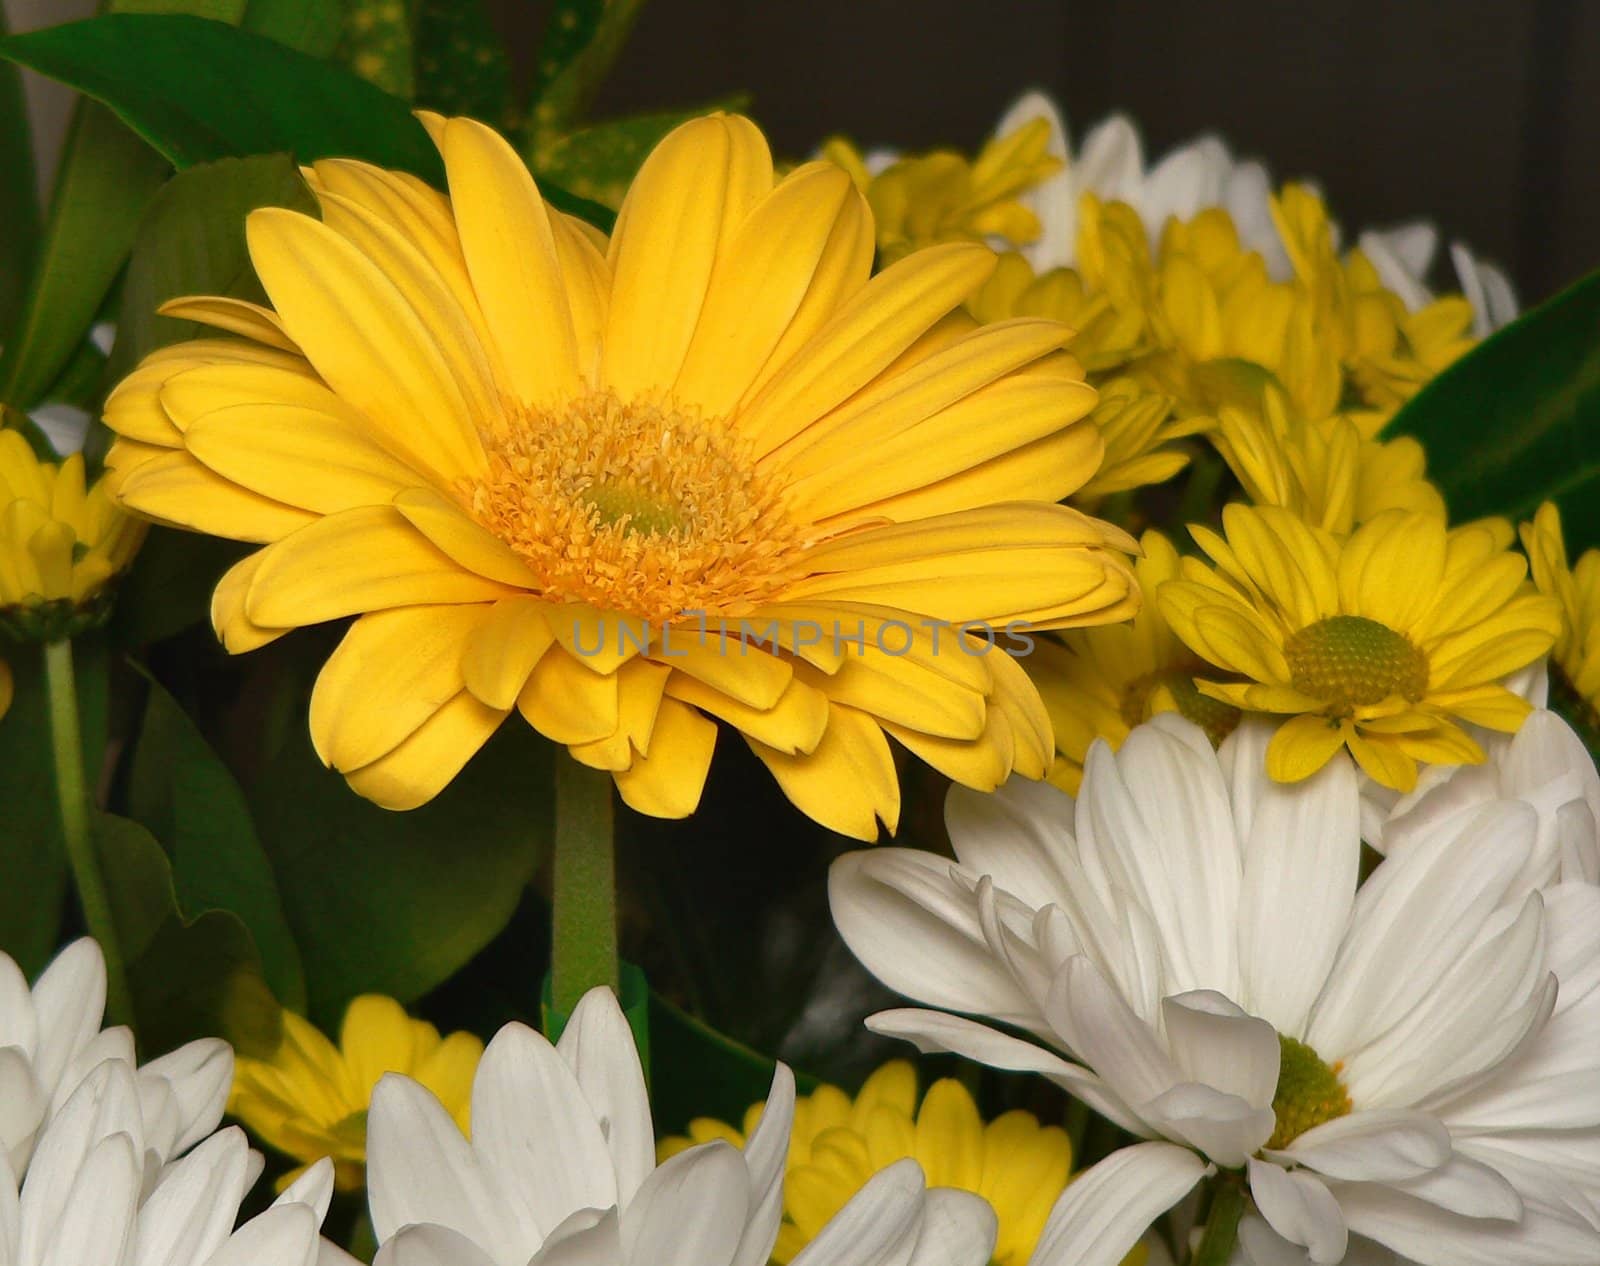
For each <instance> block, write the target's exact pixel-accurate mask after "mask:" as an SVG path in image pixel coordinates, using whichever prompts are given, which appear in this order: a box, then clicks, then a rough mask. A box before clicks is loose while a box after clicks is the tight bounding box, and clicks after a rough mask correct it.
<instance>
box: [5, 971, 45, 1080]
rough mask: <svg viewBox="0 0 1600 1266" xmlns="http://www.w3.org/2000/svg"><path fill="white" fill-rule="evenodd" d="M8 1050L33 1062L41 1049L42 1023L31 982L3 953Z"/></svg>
mask: <svg viewBox="0 0 1600 1266" xmlns="http://www.w3.org/2000/svg"><path fill="white" fill-rule="evenodd" d="M8 1046H14V1047H16V1048H17V1050H18V1052H19V1053H20V1054H21V1055H23V1057H25V1058H27V1059H30V1060H31V1059H32V1058H33V1052H34V1051H35V1050H37V1049H38V1046H39V1020H38V1017H37V1015H36V1014H35V1013H34V1009H33V993H32V991H31V990H30V989H29V988H28V978H27V977H26V976H24V975H23V974H22V968H20V967H18V966H17V962H16V960H15V959H14V958H12V957H11V955H9V954H5V953H0V1049H4V1048H5V1047H8Z"/></svg>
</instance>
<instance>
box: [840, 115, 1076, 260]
mask: <svg viewBox="0 0 1600 1266" xmlns="http://www.w3.org/2000/svg"><path fill="white" fill-rule="evenodd" d="M1049 145H1050V125H1049V123H1048V122H1047V121H1046V120H1044V119H1042V118H1041V119H1031V120H1029V121H1028V122H1027V123H1024V124H1023V125H1022V126H1021V127H1019V128H1016V129H1015V130H1014V131H1011V132H1008V133H1006V134H1005V135H1004V136H996V137H992V138H990V140H989V141H988V142H987V143H986V144H985V145H984V147H983V149H982V150H980V151H979V152H978V156H977V158H975V159H969V158H967V157H966V156H965V155H963V154H958V153H956V152H954V151H953V150H937V151H935V152H933V153H931V154H915V155H910V156H907V157H904V158H898V159H896V160H895V161H894V162H892V163H890V164H889V165H888V166H887V167H885V168H884V169H883V170H882V171H880V172H879V173H877V174H876V175H873V174H872V173H871V172H869V171H868V169H867V164H866V161H865V160H864V159H863V158H862V156H861V153H860V151H858V150H857V149H856V148H855V146H853V145H852V144H851V143H850V142H849V141H847V140H845V139H844V138H843V137H833V138H831V139H830V140H828V141H827V142H826V143H825V144H824V145H823V147H822V153H823V156H824V157H825V158H828V159H830V160H831V161H833V162H835V163H837V164H838V165H839V166H840V167H842V168H844V170H846V171H848V172H849V173H850V175H851V178H852V179H853V180H855V182H856V185H857V187H858V188H859V189H861V191H862V192H863V193H865V194H866V196H867V201H868V202H869V203H870V204H871V206H872V213H873V216H874V218H875V221H876V224H877V240H878V249H879V250H880V251H882V252H883V258H884V260H885V261H886V262H887V261H893V260H896V259H899V258H901V257H902V256H904V255H906V254H907V253H909V252H911V251H914V250H919V249H921V248H922V247H924V246H932V245H934V244H936V243H939V242H960V241H969V242H981V241H983V240H985V239H986V238H990V237H998V238H1001V239H1003V240H1004V241H1006V242H1009V243H1011V244H1013V245H1016V246H1025V245H1027V244H1028V243H1029V242H1032V241H1034V240H1035V239H1036V238H1037V237H1038V236H1039V217H1038V216H1036V215H1035V214H1034V213H1033V212H1032V211H1030V210H1029V209H1028V208H1027V207H1026V206H1024V205H1023V204H1022V202H1020V201H1019V200H1018V195H1019V194H1023V193H1026V192H1027V191H1028V190H1030V189H1032V188H1034V187H1035V186H1036V185H1038V184H1039V183H1040V181H1042V180H1044V179H1045V178H1046V177H1048V176H1052V175H1054V174H1055V173H1056V172H1057V171H1060V170H1061V167H1062V160H1061V159H1060V158H1058V157H1056V156H1055V155H1054V154H1051V153H1049Z"/></svg>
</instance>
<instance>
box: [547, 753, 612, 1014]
mask: <svg viewBox="0 0 1600 1266" xmlns="http://www.w3.org/2000/svg"><path fill="white" fill-rule="evenodd" d="M615 852H616V848H615V843H614V841H613V839H612V811H611V775H610V774H609V773H607V772H606V771H605V770H602V769H590V768H589V767H588V766H587V765H580V764H579V763H578V762H577V761H575V760H573V759H572V758H571V757H570V756H566V755H562V756H558V757H557V759H556V830H555V883H554V906H555V909H554V914H553V920H552V921H553V924H554V928H553V941H554V943H553V945H552V946H551V953H550V977H551V980H550V993H551V1000H552V1002H554V1004H555V1009H556V1011H557V1012H558V1013H559V1014H561V1015H570V1014H571V1013H572V1009H573V1008H574V1007H576V1006H577V1005H578V1000H579V999H580V998H582V997H583V995H584V994H585V993H587V992H588V991H589V990H590V989H593V988H594V987H595V986H596V985H608V986H610V988H611V989H613V990H615V989H617V988H618V986H619V980H620V977H619V971H618V966H617V874H616V860H615Z"/></svg>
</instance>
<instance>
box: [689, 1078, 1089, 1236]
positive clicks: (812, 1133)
mask: <svg viewBox="0 0 1600 1266" xmlns="http://www.w3.org/2000/svg"><path fill="white" fill-rule="evenodd" d="M761 1109H762V1105H761V1104H759V1103H758V1104H755V1105H754V1106H753V1107H751V1108H750V1110H749V1111H748V1112H747V1113H745V1119H744V1121H743V1123H742V1126H743V1128H742V1130H736V1129H734V1128H733V1127H732V1126H731V1125H728V1124H726V1123H725V1122H722V1121H716V1120H711V1119H709V1118H700V1119H697V1120H695V1121H692V1122H691V1123H690V1125H689V1135H688V1137H682V1136H678V1137H673V1138H666V1139H663V1140H662V1141H661V1144H660V1147H659V1149H658V1150H659V1152H660V1154H661V1159H662V1160H665V1159H666V1158H667V1157H669V1156H671V1155H674V1154H675V1153H677V1152H680V1151H682V1150H683V1149H684V1148H687V1147H692V1146H694V1145H695V1144H697V1143H707V1142H710V1141H712V1140H713V1139H723V1140H726V1141H727V1142H729V1143H732V1144H733V1145H734V1146H735V1147H743V1146H744V1141H745V1139H746V1138H747V1137H748V1136H749V1134H750V1132H751V1130H753V1129H754V1128H755V1125H756V1122H757V1121H759V1120H760V1119H761ZM907 1157H911V1158H913V1159H915V1160H916V1161H917V1163H918V1164H920V1165H921V1166H922V1170H923V1172H924V1173H925V1174H926V1175H927V1179H928V1185H929V1186H930V1187H955V1188H959V1189H961V1190H963V1191H971V1192H975V1193H976V1194H978V1195H980V1196H982V1197H983V1198H984V1199H985V1200H987V1201H988V1202H989V1203H990V1205H992V1206H993V1207H994V1211H995V1214H996V1216H997V1218H998V1220H999V1224H1000V1231H999V1236H998V1238H997V1239H996V1241H995V1248H994V1258H993V1260H994V1262H995V1264H996V1266H1023V1264H1024V1263H1025V1262H1026V1261H1027V1260H1028V1258H1029V1256H1030V1255H1031V1254H1032V1252H1033V1249H1034V1245H1035V1244H1036V1243H1037V1242H1038V1239H1039V1234H1040V1232H1041V1231H1043V1230H1044V1224H1045V1219H1046V1218H1048V1217H1049V1216H1050V1209H1051V1206H1053V1205H1054V1204H1055V1202H1056V1199H1057V1197H1059V1196H1060V1195H1061V1192H1062V1191H1063V1189H1065V1187H1066V1185H1067V1180H1068V1178H1069V1177H1070V1176H1071V1173H1072V1144H1071V1142H1070V1141H1069V1140H1068V1138H1067V1136H1066V1133H1065V1132H1064V1131H1063V1130H1061V1129H1060V1128H1058V1127H1056V1126H1053V1125H1040V1124H1039V1121H1038V1119H1037V1118H1036V1117H1034V1116H1033V1115H1032V1114H1031V1113H1028V1112H1021V1111H1014V1112H1007V1113H1005V1114H1004V1115H1002V1116H999V1117H996V1118H995V1119H994V1120H993V1121H990V1122H987V1123H985V1122H984V1120H983V1118H982V1117H981V1116H980V1115H979V1113H978V1105H977V1104H976V1103H974V1102H973V1098H972V1095H971V1094H970V1093H969V1092H968V1091H967V1088H966V1087H965V1086H963V1085H962V1084H961V1083H960V1082H959V1081H954V1080H948V1079H947V1080H944V1081H936V1082H934V1083H933V1085H932V1086H930V1087H929V1088H928V1093H927V1094H926V1095H925V1096H923V1098H922V1103H921V1106H920V1107H919V1106H918V1103H917V1072H916V1069H915V1067H913V1066H912V1065H911V1064H910V1063H909V1062H907V1061H905V1060H894V1061H893V1062H891V1063H888V1064H885V1065H883V1066H882V1067H881V1068H879V1069H878V1070H877V1071H876V1072H875V1073H873V1074H872V1076H870V1077H869V1078H867V1081H866V1084H865V1085H863V1086H862V1088H861V1093H860V1094H859V1095H857V1096H856V1097H855V1098H854V1099H851V1098H850V1096H849V1095H847V1094H845V1092H844V1091H842V1090H840V1089H839V1088H838V1087H836V1086H823V1087H821V1088H819V1089H818V1090H817V1091H816V1092H815V1093H813V1094H810V1095H803V1096H801V1097H800V1099H799V1100H798V1101H797V1102H796V1103H795V1112H794V1130H793V1132H792V1133H791V1134H790V1136H789V1162H788V1171H787V1173H786V1174H785V1176H784V1185H783V1223H782V1225H781V1226H780V1227H779V1230H778V1242H777V1245H776V1246H775V1247H774V1248H773V1251H772V1260H773V1261H775V1262H777V1263H779V1264H780V1266H784V1264H785V1263H788V1262H790V1261H792V1260H793V1259H794V1258H795V1256H796V1255H797V1254H798V1253H799V1252H800V1250H801V1249H803V1248H804V1247H805V1246H806V1245H807V1244H808V1243H810V1242H811V1239H812V1237H813V1236H815V1235H816V1234H817V1232H818V1231H820V1230H821V1229H822V1227H823V1226H824V1224H826V1222H827V1221H828V1219H829V1218H831V1217H832V1216H833V1215H834V1214H835V1213H837V1212H838V1211H839V1210H840V1209H842V1208H843V1207H844V1205H845V1204H846V1202H847V1201H849V1199H850V1197H851V1196H853V1195H855V1193H856V1192H857V1191H859V1190H861V1188H862V1186H863V1185H865V1183H866V1181H867V1180H868V1179H869V1178H871V1177H872V1176H873V1175H874V1174H876V1173H877V1172H878V1171H879V1170H882V1169H886V1168H887V1167H888V1166H890V1165H892V1164H894V1163H895V1162H896V1161H899V1160H904V1159H905V1158H907Z"/></svg>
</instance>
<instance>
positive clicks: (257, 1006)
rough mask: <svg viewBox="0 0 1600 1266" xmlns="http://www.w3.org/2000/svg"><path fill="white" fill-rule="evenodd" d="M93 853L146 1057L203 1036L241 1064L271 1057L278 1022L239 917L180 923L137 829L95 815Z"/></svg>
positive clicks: (200, 916)
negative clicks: (221, 1041) (230, 1049)
mask: <svg viewBox="0 0 1600 1266" xmlns="http://www.w3.org/2000/svg"><path fill="white" fill-rule="evenodd" d="M95 846H96V848H97V849H98V850H99V854H100V864H101V867H102V869H103V872H104V874H105V876H106V883H107V887H108V888H109V890H110V896H111V906H112V910H111V914H112V921H113V922H114V923H115V924H116V928H117V939H118V940H119V941H120V942H121V946H122V951H123V961H124V962H125V963H126V964H127V968H128V981H129V987H130V990H131V992H132V994H133V1012H134V1023H135V1027H136V1029H137V1031H138V1034H139V1042H140V1045H141V1047H142V1048H143V1050H144V1052H145V1053H147V1054H153V1053H155V1052H158V1051H165V1050H170V1049H172V1048H173V1047H175V1046H178V1045H180V1044H182V1043H183V1042H187V1041H189V1040H191V1039H192V1038H196V1037H203V1036H207V1035H217V1036H221V1037H225V1038H227V1039H228V1041H229V1042H231V1043H232V1044H233V1045H234V1047H235V1048H236V1049H237V1050H239V1051H241V1052H242V1053H246V1054H256V1055H265V1054H267V1053H269V1052H271V1051H272V1050H273V1049H275V1048H276V1046H277V1044H278V1038H279V1035H280V1033H281V1028H280V1026H281V1023H282V1012H281V1009H280V1008H279V1006H278V1004H277V1002H276V1000H275V999H274V998H273V996H272V991H271V990H270V989H269V988H268V987H267V983H266V981H265V980H264V979H263V978H262V974H261V965H260V959H259V958H258V956H257V954H256V948H255V946H254V944H253V943H252V942H251V940H250V933H249V932H248V931H247V930H246V928H245V926H244V924H243V923H241V922H240V921H239V919H238V917H237V916H235V915H233V914H231V913H229V912H227V911H224V910H206V911H204V912H201V913H197V914H196V915H195V916H194V917H188V916H186V915H185V913H184V911H183V909H182V907H181V906H180V905H179V903H178V899H177V893H176V891H175V889H174V888H173V882H172V868H171V866H170V865H169V864H168V862H167V855H166V853H165V852H163V851H162V848H161V845H160V844H158V843H157V842H156V840H155V837H154V836H152V835H151V834H150V832H148V831H147V830H145V829H144V827H142V826H140V825H139V824H138V823H137V822H134V821H132V820H130V819H128V818H121V817H116V816H114V815H112V814H109V813H102V814H98V815H97V816H96V818H95Z"/></svg>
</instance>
